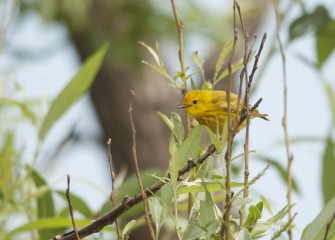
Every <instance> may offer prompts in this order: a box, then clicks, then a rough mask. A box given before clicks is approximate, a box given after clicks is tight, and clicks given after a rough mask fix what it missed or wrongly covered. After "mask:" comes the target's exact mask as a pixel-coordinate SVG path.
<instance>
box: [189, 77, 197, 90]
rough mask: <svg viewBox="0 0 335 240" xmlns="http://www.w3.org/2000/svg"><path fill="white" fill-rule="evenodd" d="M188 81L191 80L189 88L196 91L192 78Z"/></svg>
mask: <svg viewBox="0 0 335 240" xmlns="http://www.w3.org/2000/svg"><path fill="white" fill-rule="evenodd" d="M190 79H191V88H192V90H196V89H197V86H196V85H195V83H194V80H193V78H190Z"/></svg>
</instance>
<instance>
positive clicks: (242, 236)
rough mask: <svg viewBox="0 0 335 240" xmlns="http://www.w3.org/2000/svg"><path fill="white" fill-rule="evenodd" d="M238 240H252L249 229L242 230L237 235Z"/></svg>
mask: <svg viewBox="0 0 335 240" xmlns="http://www.w3.org/2000/svg"><path fill="white" fill-rule="evenodd" d="M237 240H252V238H251V236H250V233H249V231H248V229H246V228H242V229H241V230H240V231H239V232H238V234H237Z"/></svg>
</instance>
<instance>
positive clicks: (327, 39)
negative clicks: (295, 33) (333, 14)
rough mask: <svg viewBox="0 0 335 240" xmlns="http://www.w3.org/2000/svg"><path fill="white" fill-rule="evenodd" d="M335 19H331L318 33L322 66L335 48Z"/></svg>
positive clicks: (317, 39)
mask: <svg viewBox="0 0 335 240" xmlns="http://www.w3.org/2000/svg"><path fill="white" fill-rule="evenodd" d="M334 36H335V21H334V20H329V21H328V23H327V24H326V26H325V27H324V28H323V29H322V30H320V31H318V32H317V34H316V50H317V57H318V65H319V67H321V66H322V65H323V64H324V63H325V61H326V60H327V59H328V58H329V56H330V55H331V54H332V53H333V51H334V49H335V41H334Z"/></svg>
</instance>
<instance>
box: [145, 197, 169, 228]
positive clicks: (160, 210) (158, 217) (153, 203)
mask: <svg viewBox="0 0 335 240" xmlns="http://www.w3.org/2000/svg"><path fill="white" fill-rule="evenodd" d="M148 203H149V208H150V214H151V218H152V221H153V222H154V223H155V226H156V231H157V230H158V229H160V228H161V227H162V224H163V219H164V217H165V209H164V207H163V206H162V205H161V203H160V201H159V200H158V199H157V198H155V197H151V198H148Z"/></svg>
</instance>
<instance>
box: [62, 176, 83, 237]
mask: <svg viewBox="0 0 335 240" xmlns="http://www.w3.org/2000/svg"><path fill="white" fill-rule="evenodd" d="M70 181H71V179H70V175H69V174H68V175H67V189H66V192H65V195H66V199H67V202H68V203H69V210H70V216H71V221H72V227H73V230H74V232H75V233H76V238H77V240H80V237H79V235H78V230H77V228H76V223H75V221H74V217H73V207H72V204H71V199H70Z"/></svg>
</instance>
